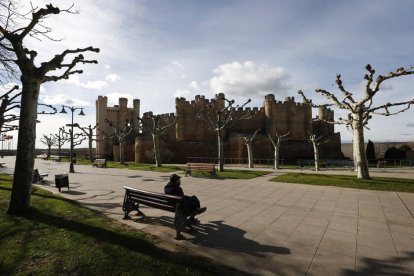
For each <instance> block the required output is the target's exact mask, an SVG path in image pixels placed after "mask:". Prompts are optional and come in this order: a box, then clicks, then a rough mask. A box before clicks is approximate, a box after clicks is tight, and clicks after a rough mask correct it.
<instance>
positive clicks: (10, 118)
mask: <svg viewBox="0 0 414 276" xmlns="http://www.w3.org/2000/svg"><path fill="white" fill-rule="evenodd" d="M0 46H1V44H0ZM18 89H19V86H18V85H14V86H13V87H12V88H11V89H10V90H9V91H7V92H6V93H4V94H2V95H1V96H0V100H1V103H0V132H1V133H3V132H8V131H12V130H18V129H19V125H18V121H19V119H20V116H18V115H17V114H16V112H14V113H12V111H13V110H16V111H17V110H18V109H19V108H20V96H21V95H22V92H21V91H16V90H18ZM15 91H16V92H15ZM13 92H14V93H13ZM38 106H39V108H38V109H42V110H38V112H37V114H55V113H56V112H57V110H56V108H54V107H53V106H52V105H48V104H38ZM44 107H46V108H47V109H45V108H44ZM37 122H39V121H37Z"/></svg>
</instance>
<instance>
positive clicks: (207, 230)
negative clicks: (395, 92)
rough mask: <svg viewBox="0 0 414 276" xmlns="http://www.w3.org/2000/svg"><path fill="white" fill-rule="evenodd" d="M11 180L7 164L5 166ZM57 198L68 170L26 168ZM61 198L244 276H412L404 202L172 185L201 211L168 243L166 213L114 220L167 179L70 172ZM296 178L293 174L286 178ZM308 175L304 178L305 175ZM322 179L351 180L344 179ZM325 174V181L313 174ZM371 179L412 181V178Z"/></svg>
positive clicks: (396, 197) (189, 182)
mask: <svg viewBox="0 0 414 276" xmlns="http://www.w3.org/2000/svg"><path fill="white" fill-rule="evenodd" d="M3 160H4V162H5V163H6V168H2V169H0V172H6V171H11V170H12V168H13V167H14V159H13V158H12V157H5V158H4V159H3ZM35 166H36V167H37V168H38V169H39V170H40V171H41V172H46V173H48V174H49V176H48V177H46V180H48V183H49V184H43V185H39V186H40V187H42V188H45V189H47V190H50V191H52V192H54V193H59V192H58V190H57V188H56V187H54V175H55V174H57V173H62V172H67V171H68V169H69V164H68V163H57V162H53V161H44V160H40V159H37V160H36V165H35ZM75 170H76V173H72V174H69V182H70V190H69V191H68V190H67V189H66V188H63V189H62V192H61V193H60V194H61V195H62V196H64V197H67V198H70V199H73V200H76V201H78V202H81V203H82V204H84V205H85V206H87V207H90V208H92V209H95V210H98V211H100V212H102V213H104V214H106V215H108V216H109V217H111V218H114V219H116V220H119V221H121V222H123V223H127V224H129V225H131V226H133V227H136V228H137V229H141V230H143V231H145V232H148V233H151V234H155V235H157V236H159V237H160V238H161V239H163V240H164V241H165V242H166V243H169V244H171V245H173V247H174V246H175V247H177V248H178V247H179V248H185V249H186V250H188V251H190V252H192V253H195V254H198V255H202V256H205V257H208V258H211V259H213V260H215V261H216V262H218V263H221V264H225V265H228V266H232V267H234V268H237V269H238V270H241V271H244V272H247V273H250V274H254V275H305V274H307V275H354V274H355V273H357V274H362V275H378V274H387V275H414V194H411V193H400V192H398V193H397V192H382V191H369V190H358V189H348V188H337V187H327V186H311V185H301V184H286V183H275V182H270V181H268V180H269V179H270V178H272V177H274V176H276V175H277V174H281V173H284V172H287V171H288V170H282V171H278V172H272V173H271V174H269V175H267V176H263V177H258V178H255V179H252V180H221V179H208V178H196V177H184V176H183V177H182V179H181V180H182V181H181V182H182V184H181V186H182V188H183V189H184V192H185V193H186V194H189V195H191V194H195V195H197V197H198V198H199V199H200V201H201V203H202V204H201V205H202V206H206V207H207V208H208V209H207V212H206V213H204V214H202V215H200V216H199V219H200V224H199V225H197V226H196V227H195V228H196V230H195V231H194V232H192V233H183V234H184V237H185V239H184V240H180V241H177V240H175V239H174V238H175V230H174V229H173V221H174V217H173V214H172V213H169V212H165V211H162V210H156V209H153V208H146V207H143V208H142V211H143V212H144V213H145V215H146V216H145V217H142V218H139V217H136V216H132V219H131V220H122V217H123V212H122V201H123V196H124V189H123V186H129V187H132V188H138V189H145V190H149V191H154V192H163V187H164V185H165V184H166V183H167V181H168V179H169V175H170V173H157V172H147V171H137V170H126V169H111V168H108V169H102V168H92V166H86V165H83V166H81V165H78V166H75ZM296 171H297V170H296ZM305 172H311V171H305ZM327 172H328V173H341V174H353V173H354V172H349V171H327ZM323 173H326V172H323ZM371 174H372V175H378V176H392V177H405V178H414V169H407V170H391V169H387V170H383V171H376V172H372V173H371Z"/></svg>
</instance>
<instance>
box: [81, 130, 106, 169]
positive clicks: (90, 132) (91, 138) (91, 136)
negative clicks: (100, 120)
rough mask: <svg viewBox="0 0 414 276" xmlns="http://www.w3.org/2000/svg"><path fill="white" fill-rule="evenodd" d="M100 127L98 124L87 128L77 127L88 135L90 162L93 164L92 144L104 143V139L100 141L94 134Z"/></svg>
mask: <svg viewBox="0 0 414 276" xmlns="http://www.w3.org/2000/svg"><path fill="white" fill-rule="evenodd" d="M97 126H98V124H96V125H95V126H93V127H92V126H91V125H89V126H87V127H81V126H79V125H77V127H78V128H79V129H80V130H82V131H83V133H84V134H85V135H86V137H87V138H88V148H89V161H91V162H93V155H92V143H93V142H94V141H102V140H104V139H105V138H103V139H98V138H97V137H98V135H96V134H93V131H94V130H95V129H96V127H97Z"/></svg>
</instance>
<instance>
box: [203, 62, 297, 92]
mask: <svg viewBox="0 0 414 276" xmlns="http://www.w3.org/2000/svg"><path fill="white" fill-rule="evenodd" d="M213 73H214V74H215V75H216V76H214V77H213V78H211V79H210V81H209V83H210V89H211V91H212V92H214V93H221V92H223V93H226V94H228V95H233V96H248V97H251V96H254V95H257V96H263V95H264V94H267V93H277V94H280V93H283V94H286V90H287V89H288V88H289V85H288V84H287V83H286V82H287V80H289V78H290V76H289V74H288V73H286V71H285V70H284V69H283V68H279V67H276V68H270V67H268V66H266V65H261V66H258V65H256V64H255V63H254V62H251V61H246V62H244V63H240V62H233V63H228V64H222V65H220V66H218V67H217V68H215V69H214V70H213Z"/></svg>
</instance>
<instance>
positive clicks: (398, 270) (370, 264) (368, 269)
mask: <svg viewBox="0 0 414 276" xmlns="http://www.w3.org/2000/svg"><path fill="white" fill-rule="evenodd" d="M358 263H361V268H359V269H357V270H356V271H354V270H350V269H345V270H344V272H343V273H342V274H343V275H401V276H402V275H405V276H408V275H414V270H412V269H413V267H414V266H413V263H414V251H410V252H405V253H404V254H401V255H400V256H399V258H395V257H394V258H388V259H373V258H366V257H365V258H361V259H360V260H358ZM408 263H411V271H407V270H405V271H404V269H403V267H404V268H405V269H409V268H408V267H407V264H408ZM401 265H402V266H401Z"/></svg>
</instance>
